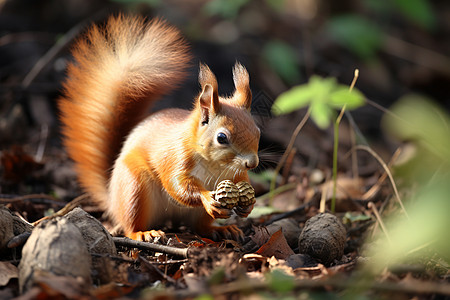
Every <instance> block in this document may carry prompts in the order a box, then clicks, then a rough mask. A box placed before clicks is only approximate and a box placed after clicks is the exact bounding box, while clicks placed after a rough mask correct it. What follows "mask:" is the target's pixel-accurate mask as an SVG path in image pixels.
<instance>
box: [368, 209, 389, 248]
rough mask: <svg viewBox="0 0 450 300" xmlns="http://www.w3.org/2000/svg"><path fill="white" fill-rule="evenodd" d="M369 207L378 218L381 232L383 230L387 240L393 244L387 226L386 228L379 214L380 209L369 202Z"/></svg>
mask: <svg viewBox="0 0 450 300" xmlns="http://www.w3.org/2000/svg"><path fill="white" fill-rule="evenodd" d="M367 207H368V208H369V209H371V210H372V212H373V214H374V215H375V217H376V218H377V221H378V223H379V224H380V226H381V230H383V232H384V234H385V235H386V238H387V240H388V242H389V243H391V238H390V237H389V233H388V231H387V229H386V226H384V222H383V220H382V219H381V216H380V214H379V213H378V209H377V208H376V207H375V204H373V202H369V204H367Z"/></svg>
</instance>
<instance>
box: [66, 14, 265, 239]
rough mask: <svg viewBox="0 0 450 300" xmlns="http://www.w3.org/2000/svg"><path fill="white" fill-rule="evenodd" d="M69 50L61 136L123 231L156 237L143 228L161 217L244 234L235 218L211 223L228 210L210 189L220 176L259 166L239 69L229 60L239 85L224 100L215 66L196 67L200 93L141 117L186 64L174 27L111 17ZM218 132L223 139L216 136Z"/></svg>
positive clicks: (238, 176)
mask: <svg viewBox="0 0 450 300" xmlns="http://www.w3.org/2000/svg"><path fill="white" fill-rule="evenodd" d="M73 54H74V57H75V63H73V64H71V65H70V66H69V69H68V79H67V81H66V83H65V85H64V90H65V95H64V97H63V98H62V99H61V101H60V102H59V106H60V109H61V114H62V115H61V120H62V123H63V126H64V127H63V133H64V135H65V139H64V143H65V145H66V147H67V149H68V152H69V155H70V156H71V158H72V159H73V160H74V161H75V163H76V167H77V171H78V174H79V180H80V182H81V184H82V187H83V188H84V189H85V190H86V191H87V192H89V193H90V194H91V195H92V197H93V198H94V199H95V200H97V201H98V202H99V203H100V204H101V205H102V206H103V207H104V209H105V210H106V211H107V212H108V214H109V215H110V216H111V217H112V219H113V220H114V221H115V222H116V223H118V224H120V225H121V226H122V228H123V229H124V231H125V233H126V234H127V236H129V237H132V238H137V239H143V238H144V239H146V238H148V236H154V235H158V234H160V232H157V231H154V230H152V231H148V232H142V231H145V230H150V229H159V228H161V227H162V226H164V225H165V223H166V222H167V221H172V223H174V224H178V223H184V224H186V225H188V226H190V227H191V228H192V229H194V230H196V231H197V232H199V233H201V234H205V235H207V236H212V237H214V238H219V237H228V238H229V237H234V238H237V237H239V236H240V235H242V232H241V231H240V230H239V229H238V228H237V227H236V226H226V227H213V226H212V224H211V223H212V221H213V220H214V219H215V218H227V217H229V216H230V214H231V211H230V210H228V209H224V208H222V207H220V205H219V206H218V205H217V204H216V203H215V202H214V201H213V199H212V194H211V191H213V190H215V188H216V186H217V184H218V182H220V181H222V180H224V179H231V180H234V181H235V182H238V181H241V180H247V181H248V176H247V171H248V170H249V169H251V168H254V167H256V165H257V164H258V156H257V151H258V141H259V129H258V128H257V127H256V125H255V123H254V121H253V119H252V118H251V116H250V113H249V111H250V105H251V91H250V87H249V78H248V73H247V71H246V70H245V68H244V67H243V66H241V65H240V64H236V66H235V68H234V70H233V77H234V81H235V86H236V91H235V93H234V95H233V96H232V97H230V98H221V97H219V96H218V92H217V91H218V85H217V80H216V78H215V76H214V74H213V73H212V72H211V70H210V69H209V68H208V67H207V66H204V65H202V66H201V70H200V75H199V81H200V84H201V86H202V92H201V93H200V95H199V96H198V97H197V99H196V104H195V107H194V109H193V110H192V111H186V110H180V109H168V110H163V111H160V112H157V113H155V114H152V115H150V116H149V117H147V118H146V119H144V116H145V113H146V111H147V110H148V108H149V106H150V105H151V104H152V103H153V102H154V101H155V100H156V99H158V98H159V97H160V96H161V95H163V94H165V93H168V92H169V91H170V90H171V89H173V88H174V87H175V86H176V85H177V84H178V83H179V82H180V81H181V79H182V78H183V75H184V71H185V70H186V68H187V65H188V62H189V58H190V57H189V54H188V51H187V46H186V43H185V42H184V41H183V39H182V38H181V37H180V34H179V32H178V31H177V30H176V29H175V28H173V27H170V26H168V25H166V24H165V23H164V22H163V21H160V20H154V21H152V22H145V21H144V19H142V18H131V17H124V16H119V17H116V18H114V17H112V18H110V19H109V20H108V22H107V23H106V25H105V26H104V27H99V26H93V27H92V28H91V29H90V30H89V31H88V33H87V34H86V36H85V38H84V39H80V40H78V42H77V43H76V45H75V48H74V51H73ZM220 134H225V135H226V137H227V138H228V140H227V143H219V142H218V136H219V135H220ZM251 209H252V207H247V208H245V209H243V210H241V212H240V213H238V214H239V215H242V216H246V215H247V214H248V213H249V212H250V211H251Z"/></svg>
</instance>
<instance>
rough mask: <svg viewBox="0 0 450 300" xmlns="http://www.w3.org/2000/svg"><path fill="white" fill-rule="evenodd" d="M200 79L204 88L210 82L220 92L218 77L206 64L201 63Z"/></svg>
mask: <svg viewBox="0 0 450 300" xmlns="http://www.w3.org/2000/svg"><path fill="white" fill-rule="evenodd" d="M198 81H199V82H200V85H201V87H202V89H204V88H205V85H207V84H209V85H211V86H212V88H213V89H214V91H215V92H216V93H218V91H217V90H218V85H217V79H216V76H215V75H214V73H213V72H211V69H210V68H209V67H208V66H207V65H205V64H202V63H200V72H199V73H198Z"/></svg>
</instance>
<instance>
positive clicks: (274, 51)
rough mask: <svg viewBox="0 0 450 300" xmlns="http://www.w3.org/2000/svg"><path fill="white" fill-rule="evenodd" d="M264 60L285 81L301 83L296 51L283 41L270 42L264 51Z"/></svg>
mask: <svg viewBox="0 0 450 300" xmlns="http://www.w3.org/2000/svg"><path fill="white" fill-rule="evenodd" d="M263 57H264V60H265V61H267V63H268V64H269V66H270V68H271V69H272V70H274V71H275V72H276V73H277V74H278V75H279V76H280V77H281V78H282V79H283V80H284V81H286V82H287V83H289V84H295V83H297V82H299V81H300V77H301V76H300V71H299V65H298V59H297V53H296V51H295V50H294V49H293V48H292V46H290V45H289V44H287V43H285V42H282V41H276V40H275V41H270V42H268V43H267V44H266V45H265V46H264V49H263Z"/></svg>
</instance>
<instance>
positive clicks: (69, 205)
mask: <svg viewBox="0 0 450 300" xmlns="http://www.w3.org/2000/svg"><path fill="white" fill-rule="evenodd" d="M87 199H89V195H88V194H82V195H80V196H78V197H76V198H75V199H73V200H72V201H70V202H69V203H67V204H66V205H65V206H64V207H63V208H61V209H60V210H58V211H57V212H55V213H54V214H53V215H51V216H45V217H43V218H41V219H39V220H37V221H36V222H34V223H33V226H37V225H38V224H39V223H41V222H42V221H45V220H50V219H54V218H56V217H62V216H64V215H66V214H67V213H68V212H70V211H71V210H73V209H74V208H75V207H77V206H79V205H80V204H81V203H83V202H85V201H86V200H87Z"/></svg>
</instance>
